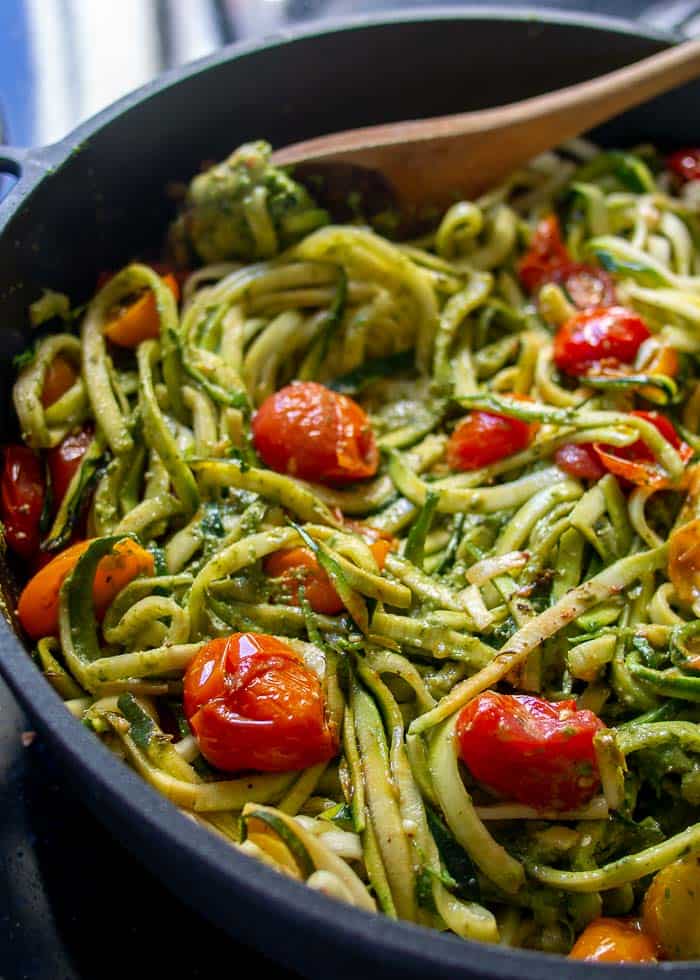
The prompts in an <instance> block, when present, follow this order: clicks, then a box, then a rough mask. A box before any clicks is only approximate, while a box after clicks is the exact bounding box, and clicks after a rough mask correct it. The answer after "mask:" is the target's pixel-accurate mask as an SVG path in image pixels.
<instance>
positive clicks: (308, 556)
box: [264, 548, 345, 616]
mask: <svg viewBox="0 0 700 980" xmlns="http://www.w3.org/2000/svg"><path fill="white" fill-rule="evenodd" d="M264 569H265V574H266V575H269V577H270V578H277V579H280V580H281V586H282V593H283V596H284V598H285V599H289V602H290V603H291V605H293V606H298V605H300V604H301V603H300V598H301V597H300V595H299V589H300V587H301V586H303V590H304V597H305V598H306V601H307V602H308V603H309V605H310V606H311V608H312V609H313V611H314V612H317V613H322V614H323V615H325V616H336V615H337V614H338V613H340V612H342V611H343V609H344V608H345V607H344V605H343V602H342V599H341V598H340V596H339V595H338V593H337V592H336V591H335V589H334V587H333V583H332V582H331V580H330V579H329V577H328V575H327V574H326V572H324V570H323V569H322V568H321V566H320V565H319V563H318V561H317V560H316V556H315V555H314V553H313V552H312V551H311V550H310V549H309V548H285V549H284V550H283V551H275V552H273V554H271V555H268V556H267V558H266V559H265V561H264Z"/></svg>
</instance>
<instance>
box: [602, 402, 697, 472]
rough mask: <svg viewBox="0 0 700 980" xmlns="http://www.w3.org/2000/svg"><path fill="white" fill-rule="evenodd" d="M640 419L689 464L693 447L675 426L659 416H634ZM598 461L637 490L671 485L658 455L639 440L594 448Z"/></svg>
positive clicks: (646, 413) (638, 414) (649, 413)
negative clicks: (656, 431) (620, 444)
mask: <svg viewBox="0 0 700 980" xmlns="http://www.w3.org/2000/svg"><path fill="white" fill-rule="evenodd" d="M630 415H636V416H637V417H638V418H642V419H646V421H647V422H651V424H652V425H653V426H654V427H655V428H656V429H658V430H659V432H660V433H661V435H662V436H663V437H664V439H665V440H666V441H667V442H670V443H671V445H672V446H673V448H674V449H675V450H676V451H677V452H678V454H679V456H680V457H681V459H682V460H683V462H684V463H687V462H688V461H689V460H690V458H691V457H692V455H693V450H692V449H691V448H690V446H689V445H688V444H687V443H686V442H683V441H682V440H681V438H680V436H679V435H678V433H677V432H676V430H675V428H674V426H673V422H671V420H670V419H667V418H666V416H665V415H660V414H659V412H637V411H635V412H630ZM593 448H594V449H595V452H596V455H597V456H598V459H599V460H600V462H601V463H602V464H603V466H604V467H605V469H606V470H608V472H609V473H614V474H615V476H618V477H620V478H621V479H623V480H627V481H628V482H629V483H634V484H636V485H637V486H659V487H661V486H663V485H664V484H665V483H667V482H668V477H667V475H666V474H665V473H664V471H663V470H662V469H661V467H660V466H659V465H658V463H656V462H655V461H654V455H653V453H652V452H651V450H650V449H649V447H648V446H647V444H646V443H645V442H644V441H643V440H642V439H637V441H636V442H633V443H632V444H631V445H630V446H621V447H613V446H605V445H600V444H599V443H595V445H594V447H593Z"/></svg>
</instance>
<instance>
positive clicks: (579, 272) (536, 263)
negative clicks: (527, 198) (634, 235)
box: [518, 214, 615, 310]
mask: <svg viewBox="0 0 700 980" xmlns="http://www.w3.org/2000/svg"><path fill="white" fill-rule="evenodd" d="M518 275H519V276H520V281H521V283H522V284H523V286H524V287H525V288H526V289H527V291H528V292H529V293H534V292H536V291H537V290H538V289H540V288H541V287H542V286H544V284H545V283H547V282H554V283H557V284H558V285H560V286H562V287H563V288H564V290H565V292H566V293H567V294H568V296H569V298H570V300H571V302H572V303H573V304H574V306H577V307H578V308H579V309H581V310H585V309H588V308H589V307H592V306H609V305H611V304H612V303H614V302H615V286H614V284H613V281H612V279H611V277H610V276H609V275H608V273H607V272H605V271H603V269H596V268H594V267H593V266H592V265H588V264H586V263H585V262H574V260H573V259H572V258H571V256H570V255H569V252H568V250H567V248H566V246H565V245H564V243H563V241H562V238H561V231H560V230H559V221H558V219H557V216H556V215H554V214H550V215H547V217H546V218H543V219H542V221H540V223H539V224H538V225H537V228H536V229H535V234H534V235H533V238H532V243H531V245H530V249H529V250H528V251H527V252H526V253H525V255H524V256H523V257H522V259H521V260H520V262H519V263H518Z"/></svg>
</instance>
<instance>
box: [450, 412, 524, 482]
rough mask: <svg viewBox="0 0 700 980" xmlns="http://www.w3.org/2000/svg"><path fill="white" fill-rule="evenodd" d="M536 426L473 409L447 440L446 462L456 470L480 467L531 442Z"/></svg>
mask: <svg viewBox="0 0 700 980" xmlns="http://www.w3.org/2000/svg"><path fill="white" fill-rule="evenodd" d="M534 431H535V426H533V425H532V424H531V423H529V422H523V420H522V419H515V418H511V417H510V416H508V415H498V414H496V413H492V412H470V413H469V415H467V417H466V418H464V419H462V421H461V422H460V423H459V425H458V426H457V428H456V429H455V430H454V432H453V433H452V435H451V436H450V440H449V442H448V443H447V463H448V466H449V467H450V469H453V470H478V469H479V468H480V467H482V466H488V464H489V463H495V462H496V461H497V460H499V459H503V458H504V457H505V456H512V455H513V453H517V452H520V450H521V449H525V448H527V446H528V445H529V444H530V440H531V439H532V437H533V435H534Z"/></svg>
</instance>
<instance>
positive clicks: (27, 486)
mask: <svg viewBox="0 0 700 980" xmlns="http://www.w3.org/2000/svg"><path fill="white" fill-rule="evenodd" d="M44 497H45V485H44V470H43V467H42V465H41V460H40V459H39V457H38V455H37V454H36V453H35V452H33V451H32V450H31V449H28V448H27V447H26V446H7V448H6V449H5V462H4V465H3V471H2V480H1V481H0V516H2V522H3V524H4V526H5V538H6V540H7V543H8V545H9V546H10V548H12V550H13V551H14V552H15V554H18V555H20V557H22V558H24V559H25V561H26V560H29V559H30V558H33V557H34V555H35V554H36V552H37V551H38V550H39V540H40V531H39V523H40V521H41V512H42V510H43V509H44Z"/></svg>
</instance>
